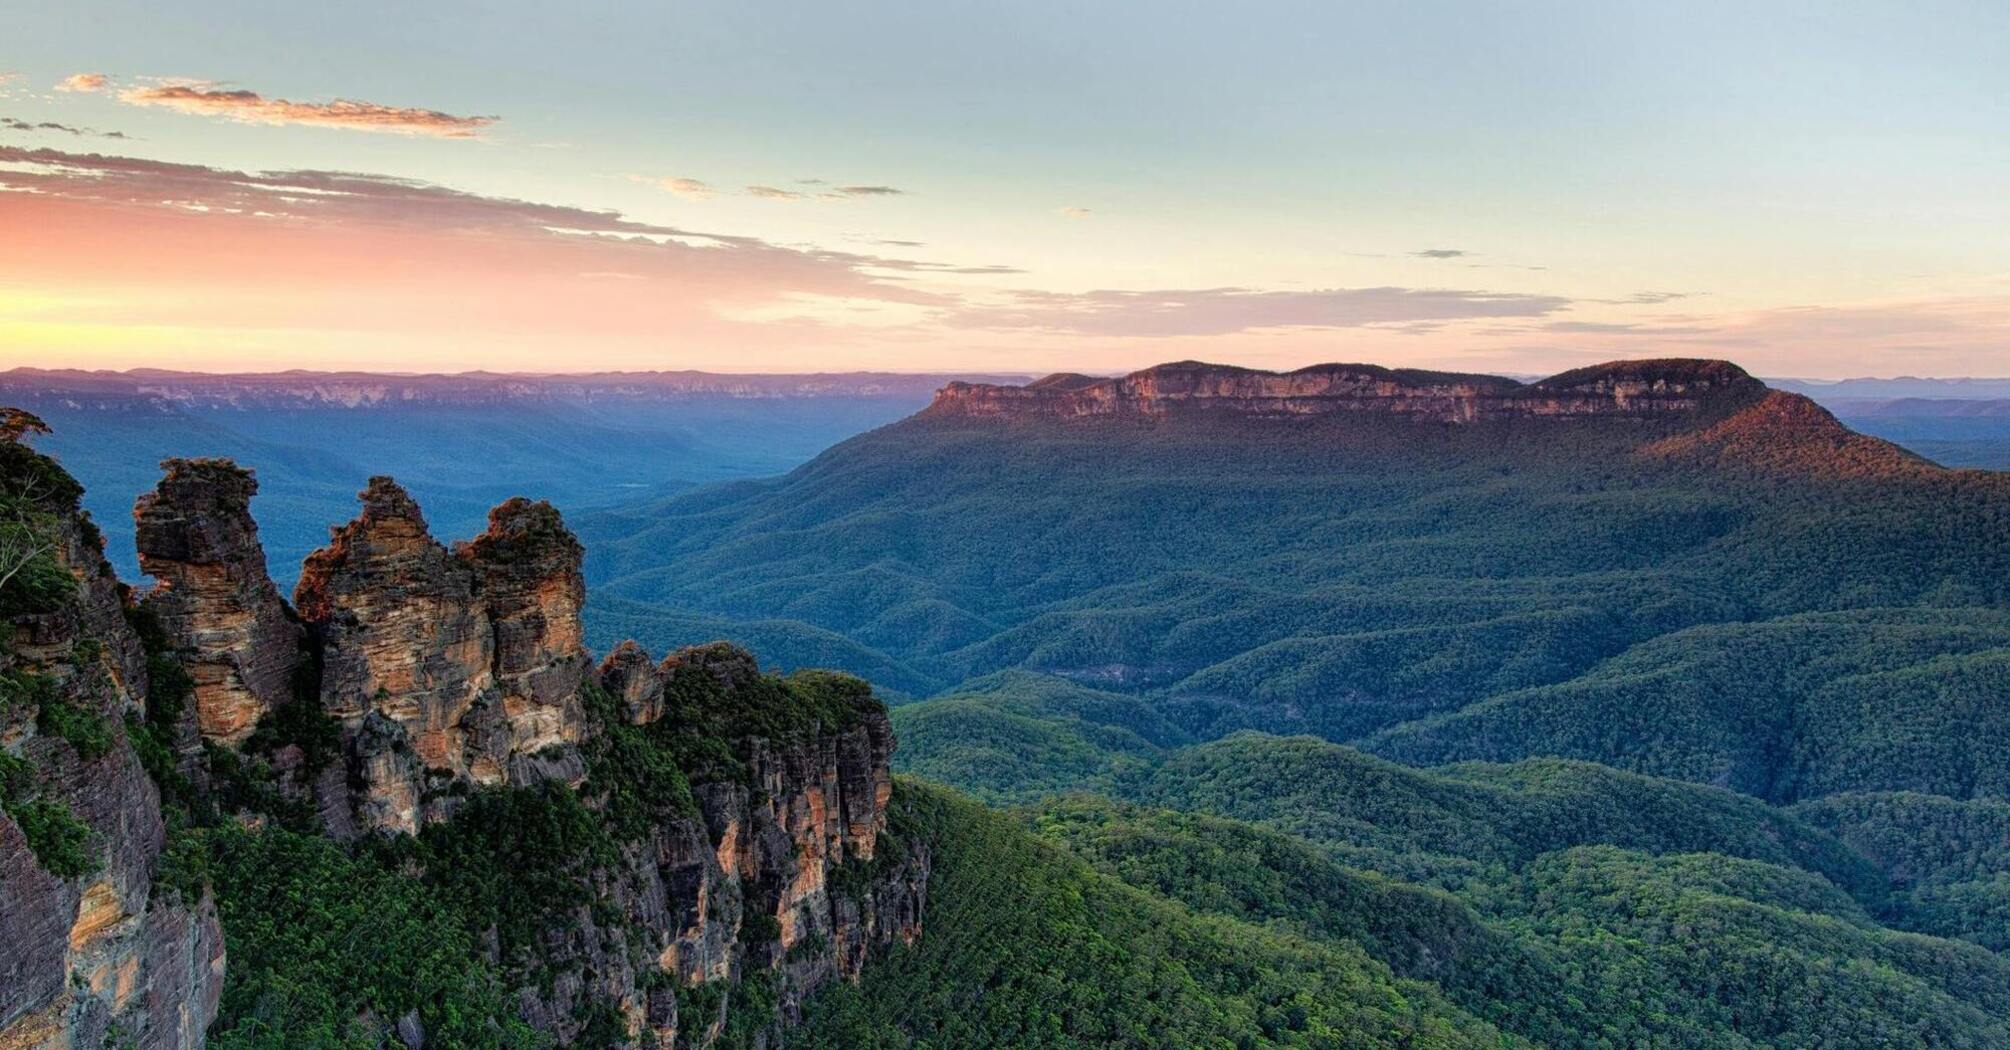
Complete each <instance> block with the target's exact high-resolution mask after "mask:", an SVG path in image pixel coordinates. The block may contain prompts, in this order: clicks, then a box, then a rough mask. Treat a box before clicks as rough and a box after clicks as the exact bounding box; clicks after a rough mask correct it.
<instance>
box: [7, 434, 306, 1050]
mask: <svg viewBox="0 0 2010 1050" xmlns="http://www.w3.org/2000/svg"><path fill="white" fill-rule="evenodd" d="M0 474H4V475H5V476H4V478H0V486H4V487H5V488H6V489H7V495H8V496H9V497H13V496H17V495H18V494H19V492H20V491H21V490H22V489H23V488H24V487H26V488H30V489H32V488H34V487H35V486H34V485H32V484H30V485H27V486H24V485H23V484H22V483H23V481H24V479H25V478H44V479H46V478H55V479H60V482H61V483H62V484H63V485H65V486H70V487H72V488H73V486H74V483H71V482H69V480H68V477H67V475H63V474H62V472H61V468H59V467H57V466H56V465H55V464H54V463H53V462H51V461H49V460H47V459H44V458H42V457H40V456H38V455H36V454H34V453H33V452H31V451H29V450H28V449H27V448H25V447H24V446H21V445H19V444H16V443H14V442H12V441H7V442H4V447H0ZM29 502H30V503H32V504H38V505H39V511H38V521H37V523H36V525H35V528H37V529H38V530H44V531H43V535H44V536H45V537H46V538H47V539H48V540H50V541H51V546H50V549H49V557H51V558H53V560H54V562H55V563H56V565H58V566H60V569H61V571H62V572H63V573H65V574H67V575H68V576H69V577H70V580H71V582H72V586H71V587H70V588H68V593H67V595H65V596H62V597H60V598H59V599H57V600H54V601H53V602H51V603H49V604H47V605H46V606H43V607H38V608H34V609H31V610H29V611H17V612H15V613H14V614H13V615H11V616H9V617H7V620H6V623H5V628H6V629H5V631H4V639H0V677H4V680H5V681H4V687H0V693H4V694H5V696H4V702H0V781H4V783H0V799H4V801H5V802H6V805H5V806H4V807H0V1047H5V1048H7V1050H19V1048H30V1047H33V1048H38V1050H39V1048H45V1047H46V1048H58V1047H62V1048H70V1047H98V1046H131V1047H142V1048H147V1050H172V1048H192V1047H199V1046H202V1045H203V1032H204V1030H205V1029H206V1028H207V1027H208V1026H209V1023H210V1021H211V1020H212V1019H213V1018H214V1017H215V1016H216V1012H217V1003H218V998H219V996H220V995H221V993H222V989H223V966H224V952H223V936H222V932H221V930H220V929H219V928H218V925H217V917H216V909H215V906H214V904H213V903H212V902H211V900H210V899H209V897H208V895H207V894H206V893H204V894H200V895H198V896H196V897H195V898H194V899H190V898H189V897H187V896H184V895H182V894H181V893H178V892H176V891H174V890H170V889H167V888H166V887H164V886H163V885H160V884H159V883H157V881H156V876H157V875H159V874H160V873H161V870H162V864H163V860H164V858H163V856H162V853H163V849H164V846H165V843H166V838H167V832H166V826H165V824H164V823H163V820H162V813H161V805H160V795H159V792H158V791H157V789H156V788H155V786H154V782H153V781H152V780H151V779H150V778H149V777H148V775H147V771H146V770H145V769H144V768H143V767H142V764H141V761H140V758H139V756H138V755H137V754H136V752H135V750H134V747H133V745H132V743H131V741H130V740H129V739H128V736H127V728H126V721H125V719H126V716H127V715H128V714H129V713H131V714H136V713H138V712H140V711H141V710H142V709H143V705H144V703H145V700H146V692H147V687H148V676H147V664H146V656H145V653H144V651H143V649H142V647H141V644H140V641H139V639H138V637H137V636H136V635H135V634H134V632H133V630H132V629H131V627H130V626H129V625H128V623H127V620H126V615H125V609H124V600H125V598H124V594H123V588H122V587H121V585H120V584H119V582H118V580H117V579H116V578H115V577H114V576H113V575H112V571H111V567H110V566H109V565H107V564H106V563H105V560H104V556H103V552H102V550H101V549H100V546H99V543H100V541H99V540H98V538H97V531H96V529H95V528H92V527H91V526H90V524H89V520H88V518H87V517H85V516H84V515H83V514H82V513H81V512H80V511H79V510H77V508H76V503H75V498H74V496H69V497H67V498H66V497H64V496H63V495H62V494H61V493H57V494H54V495H52V496H47V497H42V498H31V499H30V500H29ZM191 553H192V554H195V555H196V557H193V558H191V559H189V560H188V561H187V562H186V564H191V565H198V566H200V565H203V564H206V563H204V562H203V561H202V560H201V558H202V552H201V550H200V549H192V550H191ZM204 576H205V572H204V571H197V572H194V573H192V574H191V575H190V576H189V577H186V578H188V579H195V578H201V577H204ZM205 585H206V584H205ZM184 593H188V592H184ZM210 597H215V598H217V599H219V602H220V604H219V605H217V606H215V607H217V608H226V607H227V608H229V609H231V610H232V613H231V615H232V616H233V617H235V618H236V623H237V627H235V628H233V629H242V630H247V631H250V632H251V633H256V629H257V617H256V614H255V612H253V611H251V610H255V609H256V608H257V603H256V600H255V599H256V597H257V596H256V595H249V596H247V595H238V594H235V593H217V594H214V595H210ZM245 599H250V601H249V603H248V604H231V603H238V602H242V601H244V600H245ZM204 637H209V636H208V635H205V636H204ZM204 669H209V670H216V671H218V672H219V673H218V674H217V676H216V677H215V678H212V679H210V681H209V683H208V684H209V685H210V687H211V690H212V691H211V693H210V694H209V697H208V698H209V699H210V701H211V702H217V700H218V697H217V691H218V690H228V689H240V688H242V689H247V690H248V689H250V688H252V687H253V686H254V685H256V684H258V683H263V682H264V681H266V679H267V677H268V676H269V675H270V674H273V673H277V672H276V671H275V670H274V669H273V668H269V667H265V666H263V665H257V664H253V665H250V666H248V667H244V668H239V667H237V666H235V665H228V666H226V667H222V668H219V667H218V665H216V664H215V663H210V662H205V661H203V660H200V659H198V660H195V661H192V662H191V670H192V671H200V670H204ZM240 671H242V672H244V674H243V676H242V677H233V676H236V675H238V674H239V672H240ZM225 683H228V684H227V685H226V684H225ZM245 702H248V701H244V700H232V701H231V704H233V705H235V704H240V703H245ZM219 724H220V725H221V726H223V727H226V728H228V729H230V730H232V731H235V728H236V726H235V720H234V718H230V719H224V720H222V721H221V723H219ZM52 812H59V813H61V814H65V815H67V816H68V817H71V818H74V819H75V820H76V821H77V822H79V825H80V829H81V835H82V838H81V840H80V841H78V842H77V843H76V847H77V848H76V852H75V854H74V855H72V856H70V857H69V858H67V860H65V859H64V858H63V857H62V856H61V854H60V853H59V851H58V850H57V849H56V848H54V847H53V845H52V843H51V842H50V840H49V839H48V837H47V832H46V831H41V832H38V834H37V837H38V838H39V839H40V841H39V842H38V841H31V836H30V834H29V831H28V829H27V826H25V825H24V823H23V822H22V821H28V822H30V823H35V822H37V821H38V819H39V821H40V826H41V827H43V828H46V827H47V826H48V815H49V814H50V813H52ZM17 816H19V817H20V818H21V820H17V819H16V817H17ZM51 866H54V867H55V868H57V869H58V870H57V871H52V870H51Z"/></svg>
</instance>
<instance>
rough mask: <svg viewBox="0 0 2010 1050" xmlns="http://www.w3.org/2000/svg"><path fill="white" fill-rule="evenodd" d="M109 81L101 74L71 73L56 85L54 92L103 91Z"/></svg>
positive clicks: (108, 78) (109, 79)
mask: <svg viewBox="0 0 2010 1050" xmlns="http://www.w3.org/2000/svg"><path fill="white" fill-rule="evenodd" d="M111 79H112V78H110V77H108V76H106V75H104V74H103V73H72V74H70V75H69V76H67V77H64V78H63V79H62V80H60V81H58V82H57V83H56V90H57V91H103V90H104V89H105V85H107V84H109V83H111Z"/></svg>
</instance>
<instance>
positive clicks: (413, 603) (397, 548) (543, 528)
mask: <svg viewBox="0 0 2010 1050" xmlns="http://www.w3.org/2000/svg"><path fill="white" fill-rule="evenodd" d="M360 499H361V500H362V503H363V511H362V513H361V514H359V515H357V517H356V519H355V520H354V521H351V522H350V523H349V524H347V525H343V526H340V527H338V528H336V529H334V530H333V531H332V532H331V534H330V538H329V542H328V546H326V547H323V548H321V549H320V550H318V551H315V552H314V553H313V554H311V555H309V556H308V558H307V562H306V564H305V565H304V566H303V568H302V570H301V575H300V586H299V588H298V589H297V590H296V591H295V592H294V603H295V605H296V606H297V607H298V608H299V609H300V611H301V615H302V616H303V617H304V618H305V619H306V621H307V622H308V624H309V626H310V628H311V629H312V631H313V636H314V639H315V641H316V642H317V643H318V644H319V646H320V648H321V666H322V673H321V689H320V695H321V704H322V706H323V708H324V709H326V710H327V712H328V713H329V714H330V715H332V716H334V717H335V718H336V719H337V720H338V721H340V722H341V723H342V726H343V730H344V738H345V740H347V742H348V751H349V755H348V759H349V764H350V766H351V774H352V778H353V779H354V780H355V781H357V782H360V784H361V785H362V787H361V790H360V793H359V796H358V797H357V798H356V799H355V805H354V808H355V816H356V818H357V820H358V822H359V823H360V825H361V826H362V827H363V828H366V829H367V828H378V829H385V830H403V831H412V830H416V828H417V826H418V825H419V824H420V823H422V822H424V821H425V820H426V819H430V817H431V816H433V814H429V813H427V812H424V804H423V803H424V800H425V798H426V797H427V794H428V790H427V789H428V788H429V787H436V786H439V785H436V784H432V783H431V781H435V780H441V779H466V780H470V781H473V782H475V783H477V784H496V783H503V782H506V781H509V782H514V781H520V780H526V779H533V778H541V777H547V776H558V777H561V778H563V779H577V777H578V775H579V774H580V772H581V771H580V770H578V769H576V768H573V767H575V766H576V765H577V758H576V756H571V757H570V758H567V757H566V756H563V755H560V756H558V758H557V759H556V760H555V761H547V759H549V758H550V757H551V756H549V755H546V756H544V757H536V756H538V754H539V753H540V752H545V751H546V750H547V749H551V748H560V749H561V750H563V749H562V745H568V744H573V743H576V742H577V741H578V740H579V737H580V733H581V727H582V724H583V716H582V712H581V707H580V700H579V695H578V693H579V684H580V681H581V678H582V676H583V675H584V674H585V671H586V668H587V666H588V658H587V655H586V651H585V648H584V647H583V646H582V644H581V641H580V639H581V631H580V626H579V610H580V606H581V605H582V604H583V599H584V596H585V583H584V581H583V580H582V578H581V577H580V573H579V566H580V558H581V554H582V550H581V548H580V546H579V542H578V541H577V540H576V539H574V538H573V536H572V534H571V533H570V532H568V531H566V529H565V525H564V523H563V521H561V520H560V518H559V514H558V512H557V511H556V510H554V509H553V508H552V507H551V505H550V504H547V503H532V502H530V501H528V500H521V499H518V500H511V501H509V502H507V503H504V504H503V505H502V506H500V507H497V508H496V509H495V511H494V512H493V513H492V514H491V515H490V520H489V531H488V532H486V533H484V534H483V535H482V536H480V537H477V538H476V539H474V540H472V541H470V542H468V543H464V544H462V545H461V546H460V549H459V550H457V551H449V550H448V549H447V548H446V547H445V546H443V545H442V544H441V543H440V542H439V541H437V540H435V539H434V538H433V537H432V534H431V533H430V532H429V531H428V530H427V528H426V521H425V518H424V517H423V516H422V515H421V513H420V511H419V507H418V504H417V503H415V502H414V501H413V500H412V498H411V496H410V495H409V494H407V493H406V492H405V490H404V489H402V488H400V487H399V486H398V484H397V483H396V482H394V481H392V480H391V479H390V478H386V477H375V478H371V479H370V482H369V485H368V487H366V488H365V489H364V490H363V492H362V493H361V494H360Z"/></svg>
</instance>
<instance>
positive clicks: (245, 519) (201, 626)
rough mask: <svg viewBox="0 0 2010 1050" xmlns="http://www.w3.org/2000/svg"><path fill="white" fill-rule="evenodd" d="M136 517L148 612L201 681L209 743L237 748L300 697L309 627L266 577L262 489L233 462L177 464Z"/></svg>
mask: <svg viewBox="0 0 2010 1050" xmlns="http://www.w3.org/2000/svg"><path fill="white" fill-rule="evenodd" d="M162 466H163V467H164V468H166V471H167V473H166V475H165V476H164V477H162V478H161V480H160V484H159V485H158V486H156V487H155V489H154V491H152V492H150V493H147V494H145V495H143V496H141V497H140V499H139V503H138V505H137V506H135V507H134V508H133V521H134V524H135V526H136V532H137V540H138V545H139V556H140V567H141V568H143V569H145V570H146V571H147V573H149V574H150V575H152V576H153V577H154V579H155V580H156V581H157V582H156V585H155V587H154V590H153V593H152V594H150V595H148V597H147V605H148V607H150V608H151V609H153V610H154V612H155V613H156V615H158V616H159V618H160V620H161V623H162V626H163V627H164V628H165V629H166V631H167V633H168V636H169V637H170V638H172V639H174V640H175V642H176V645H177V648H178V649H179V654H178V655H180V657H181V660H182V665H183V667H184V668H186V669H187V671H188V673H189V676H190V677H191V678H193V679H194V680H195V695H194V701H195V717H196V723H197V725H198V726H199V727H200V728H201V731H202V735H203V736H204V737H205V738H207V739H210V740H214V741H217V742H219V743H223V744H231V745H234V744H237V743H239V742H241V741H243V739H244V738H245V737H246V736H249V735H250V734H251V731H252V729H253V728H254V727H256V726H257V724H258V720H259V718H260V717H262V716H263V715H264V714H265V712H267V711H270V710H272V709H273V708H274V707H276V706H278V705H279V704H282V703H284V702H285V701H286V700H287V698H288V697H289V696H290V694H291V690H292V682H293V674H294V671H295V669H296V668H297V667H298V665H299V661H300V626H299V624H298V623H297V622H296V621H295V620H294V619H293V617H292V615H291V614H290V613H289V612H288V610H287V608H286V603H285V602H284V601H283V600H281V598H280V597H279V592H278V591H277V590H276V589H275V588H274V587H273V586H272V580H271V578H270V577H268V576H267V575H266V571H265V549H264V547H262V546H261V545H260V544H259V542H258V526H257V524H255V523H254V522H253V521H252V519H251V497H252V495H253V494H254V493H256V492H257V491H258V483H257V482H256V481H255V480H253V478H252V476H251V472H250V471H247V470H244V469H242V468H240V467H238V466H237V465H236V464H234V463H231V462H229V461H228V460H216V459H170V460H168V461H166V462H165V463H163V464H162Z"/></svg>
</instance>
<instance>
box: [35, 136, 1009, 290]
mask: <svg viewBox="0 0 2010 1050" xmlns="http://www.w3.org/2000/svg"><path fill="white" fill-rule="evenodd" d="M0 190H13V191H16V192H12V193H8V192H0V203H6V204H8V205H9V206H10V207H12V208H13V209H14V213H13V216H12V218H11V219H0V228H24V229H28V228H37V227H38V226H39V227H45V228H58V226H59V225H60V223H59V220H58V219H57V218H55V216H71V217H72V218H69V219H64V220H61V221H66V222H70V223H72V224H75V223H78V222H81V221H82V220H81V219H77V218H75V216H77V215H80V214H82V213H79V212H77V211H76V209H77V208H78V207H95V206H106V207H104V209H103V210H102V211H101V212H97V213H93V214H94V215H95V216H96V217H95V218H93V220H92V221H93V222H102V223H103V224H104V229H106V230H107V231H114V230H116V229H117V228H119V226H120V225H121V224H123V225H124V227H125V228H126V229H128V231H129V232H130V233H131V236H132V238H133V241H132V243H133V244H135V245H136V244H139V243H141V239H142V234H141V232H140V228H141V227H142V226H143V225H145V224H146V223H148V222H150V221H153V220H148V219H146V216H147V215H149V214H153V215H157V216H160V217H161V218H160V219H159V220H158V223H159V224H166V223H168V222H169V221H170V219H171V220H172V222H173V223H175V224H178V225H175V226H173V228H174V229H177V230H180V231H182V232H180V233H176V234H174V235H173V237H171V238H169V239H168V240H165V241H163V242H162V248H161V250H162V251H165V252H167V254H168V255H172V254H173V250H174V249H173V246H174V244H175V243H176V242H175V240H174V238H180V239H182V240H183V241H185V242H187V247H186V250H187V251H189V252H197V251H200V250H202V249H201V248H200V245H202V244H204V243H207V240H206V239H216V240H219V241H220V242H222V241H227V242H228V243H232V244H238V245H251V244H256V243H259V241H258V240H257V238H261V237H263V238H268V239H274V238H276V239H281V240H285V239H300V238H303V237H308V238H319V239H320V240H322V241H329V242H334V243H340V244H342V245H350V244H355V243H369V242H378V243H391V242H397V243H407V244H419V243H423V244H424V245H425V247H419V248H410V247H408V248H404V249H400V250H401V251H408V252H410V253H411V254H412V256H413V257H421V256H426V255H429V254H430V255H439V256H443V257H452V258H454V259H463V258H464V257H467V253H469V252H473V253H474V255H473V256H472V258H474V259H476V260H479V261H483V262H486V261H488V260H494V261H495V264H496V265H502V259H503V258H505V257H508V258H514V259H517V260H519V262H520V264H521V265H522V266H526V267H531V266H535V267H538V268H540V269H543V270H547V271H554V272H556V271H561V270H562V272H563V273H564V274H565V275H566V276H567V278H568V279H576V275H578V274H582V273H587V274H610V273H622V274H633V275H636V276H640V277H644V278H650V279H669V280H673V281H675V282H677V283H678V284H679V285H680V286H681V287H683V288H685V289H687V290H688V291H689V294H690V295H692V296H694V297H702V296H704V295H707V294H717V295H720V296H723V297H725V298H728V299H731V300H733V301H735V302H747V301H750V300H751V301H758V300H761V299H762V298H763V297H767V298H772V297H775V296H782V295H790V294H812V295H822V296H830V297H843V298H851V299H870V300H881V301H886V302H896V303H904V304H910V305H931V306H944V305H948V304H949V303H950V302H951V300H949V299H946V298H944V297H943V296H942V295H941V294H939V293H935V292H930V291H927V290H924V289H922V288H919V287H916V286H915V285H914V284H913V283H912V282H911V281H907V280H902V279H901V278H902V277H903V276H913V275H924V274H934V273H953V274H966V273H983V274H996V273H1012V272H1016V271H1015V270H1013V269H1012V268H1011V267H1004V266H959V265H955V264H950V263H938V262H927V261H922V260H915V259H906V258H900V257H896V256H882V255H876V254H862V253H856V252H845V251H836V250H830V249H822V248H796V247H786V246H782V245H777V244H773V243H771V242H768V241H764V240H761V239H759V238H755V237H748V236H742V235H735V234H725V233H714V232H709V231H702V230H692V229H685V228H681V227H673V226H665V225H659V224H654V223H646V222H641V221H637V220H633V219H630V218H627V217H626V216H624V215H622V214H620V213H619V212H614V211H598V210H593V209H588V208H579V207H573V206H568V205H557V204H540V203H536V202H532V201H523V200H514V199H510V198H505V197H490V196H484V195H480V194H475V193H468V192H465V191H461V190H456V189H453V188H450V187H446V186H441V185H438V184H434V183H428V182H423V181H419V180H414V179H403V178H395V177H391V176H384V175H370V174H361V173H355V172H340V171H316V170H297V171H263V172H241V171H231V170H227V169H221V168H212V167H206V166H202V165H194V164H175V163H169V162H165V161H156V160H149V159H145V158H138V157H117V156H107V155H103V154H87V153H71V152H64V151H60V150H53V149H28V148H24V147H15V146H0ZM38 214H39V215H40V216H41V217H40V218H37V215H38ZM119 216H126V218H124V219H120V218H119ZM13 224H23V225H20V226H19V227H14V226H13ZM191 224H194V225H191ZM205 224H206V225H205ZM166 228H167V227H166V226H165V225H163V229H166ZM203 230H210V231H215V232H214V233H213V234H212V233H204V232H202V231H203ZM110 235H111V234H109V233H108V236H110ZM163 236H167V235H166V234H165V233H164V234H163ZM415 239H417V240H415ZM72 240H73V241H74V244H75V246H76V248H77V250H79V251H81V250H82V246H83V245H84V243H85V242H86V241H87V240H88V238H86V237H85V236H84V235H83V234H81V233H79V234H76V235H75V236H74V237H73V238H72ZM100 247H109V246H108V245H105V246H100ZM234 250H236V251H240V252H242V251H253V249H250V248H244V247H240V248H239V249H234ZM342 250H343V251H345V252H348V251H352V250H353V249H351V248H348V247H344V248H343V249H342ZM151 252H152V249H148V250H147V251H137V250H128V251H127V252H126V254H127V255H138V256H145V255H148V254H150V253H151ZM370 254H373V253H371V252H369V251H368V250H365V256H366V257H367V256H368V255H370ZM163 257H166V256H163ZM137 261H138V260H137V259H136V260H135V262H136V263H137ZM344 265H350V266H353V265H355V261H354V259H353V258H345V261H344Z"/></svg>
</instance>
